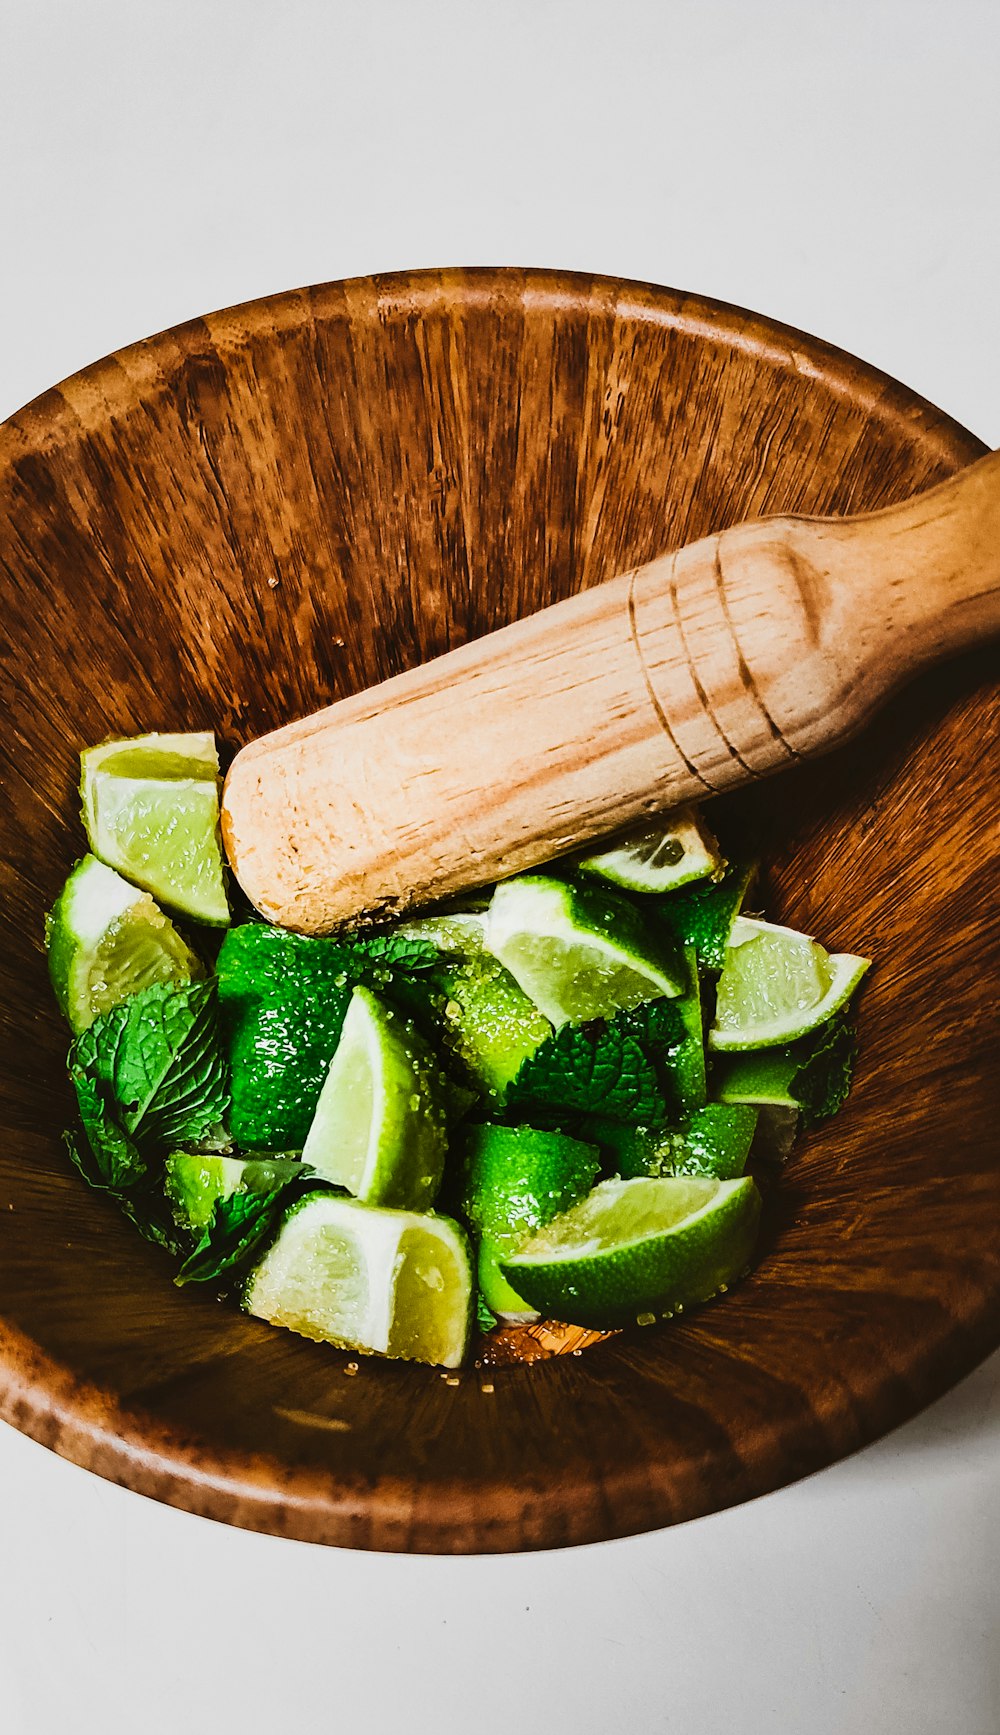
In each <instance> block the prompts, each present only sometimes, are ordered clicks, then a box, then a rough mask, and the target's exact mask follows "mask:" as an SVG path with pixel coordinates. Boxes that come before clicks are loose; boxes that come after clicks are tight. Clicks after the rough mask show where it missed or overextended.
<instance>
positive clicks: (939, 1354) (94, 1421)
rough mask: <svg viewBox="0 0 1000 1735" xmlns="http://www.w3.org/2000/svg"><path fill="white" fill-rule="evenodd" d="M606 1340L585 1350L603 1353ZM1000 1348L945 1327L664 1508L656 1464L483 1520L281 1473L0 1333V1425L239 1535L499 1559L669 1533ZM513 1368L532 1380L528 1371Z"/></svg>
mask: <svg viewBox="0 0 1000 1735" xmlns="http://www.w3.org/2000/svg"><path fill="white" fill-rule="evenodd" d="M602 1347H603V1346H601V1345H598V1346H596V1347H595V1348H594V1349H592V1350H590V1351H588V1352H587V1353H588V1354H590V1355H593V1356H598V1355H599V1354H600V1351H601V1349H602ZM998 1347H1000V1313H997V1311H996V1310H995V1309H990V1310H989V1311H985V1310H984V1312H983V1315H982V1317H980V1318H977V1319H976V1320H975V1321H973V1322H965V1323H963V1324H958V1323H957V1322H955V1321H954V1320H953V1321H951V1322H950V1324H949V1329H948V1330H947V1332H946V1333H945V1334H944V1336H943V1338H942V1340H941V1342H940V1343H939V1344H938V1345H937V1346H936V1350H935V1353H933V1354H932V1355H931V1356H930V1357H929V1358H928V1359H927V1360H926V1361H922V1362H921V1364H920V1366H919V1367H918V1368H916V1369H915V1370H907V1371H906V1372H905V1373H904V1374H902V1375H900V1374H899V1373H898V1371H897V1378H896V1380H895V1381H894V1382H893V1395H892V1398H891V1401H889V1400H886V1399H884V1398H882V1397H880V1396H879V1395H878V1394H876V1396H875V1398H874V1399H873V1400H870V1401H867V1402H866V1401H864V1400H861V1401H859V1399H858V1397H857V1395H855V1396H854V1397H853V1398H852V1397H851V1396H850V1394H848V1393H847V1392H846V1391H844V1390H838V1391H837V1395H836V1397H835V1398H834V1400H833V1402H832V1403H830V1404H828V1406H827V1407H826V1408H825V1410H824V1413H823V1415H822V1417H821V1418H819V1419H820V1420H821V1423H822V1428H821V1430H820V1431H821V1433H822V1437H823V1443H822V1444H819V1445H812V1446H809V1447H807V1448H805V1449H804V1450H800V1451H799V1452H798V1453H797V1455H796V1456H795V1457H794V1459H790V1457H789V1454H788V1452H787V1450H786V1446H785V1442H784V1441H783V1440H782V1438H781V1437H780V1435H778V1436H775V1438H774V1439H773V1440H772V1441H770V1442H769V1444H770V1450H769V1451H768V1452H767V1453H766V1454H765V1453H762V1454H759V1455H758V1457H757V1459H756V1460H755V1461H753V1462H746V1461H744V1463H743V1473H742V1477H741V1479H740V1480H739V1481H733V1482H731V1483H730V1485H729V1487H728V1490H727V1493H726V1496H725V1498H723V1499H721V1500H720V1499H719V1484H718V1481H717V1480H716V1479H715V1478H708V1479H706V1484H705V1495H704V1499H703V1500H699V1499H698V1498H697V1497H693V1498H692V1497H688V1498H686V1499H685V1502H684V1510H683V1511H682V1512H676V1511H674V1510H673V1508H672V1504H671V1500H670V1496H669V1494H668V1492H667V1487H666V1484H665V1482H662V1481H660V1480H659V1479H658V1478H657V1476H656V1466H655V1465H650V1464H635V1465H625V1466H623V1467H622V1470H621V1472H620V1474H618V1475H616V1477H615V1481H614V1485H613V1487H609V1486H608V1484H607V1482H606V1481H605V1482H604V1483H603V1485H602V1483H601V1482H600V1481H599V1480H598V1479H597V1478H596V1477H594V1478H588V1477H581V1478H579V1479H578V1480H575V1481H571V1480H564V1481H562V1482H561V1483H560V1484H559V1486H558V1488H557V1489H550V1490H547V1491H544V1492H539V1491H538V1490H531V1491H529V1490H527V1489H525V1488H523V1487H519V1488H514V1487H511V1486H506V1487H504V1488H503V1489H498V1490H496V1495H497V1500H496V1506H495V1508H494V1509H493V1510H491V1511H489V1513H488V1515H487V1513H486V1512H485V1511H484V1507H485V1506H486V1505H487V1502H488V1498H489V1493H490V1490H489V1489H488V1488H486V1487H484V1486H482V1485H479V1484H477V1485H475V1486H470V1485H467V1484H465V1483H463V1482H461V1481H459V1480H457V1479H454V1480H450V1481H436V1482H434V1483H433V1484H432V1486H431V1488H430V1489H429V1491H428V1498H427V1501H426V1503H423V1502H422V1501H421V1500H420V1498H419V1496H418V1497H417V1498H415V1497H414V1491H413V1485H412V1483H411V1482H410V1481H408V1480H407V1481H403V1480H400V1479H396V1478H390V1477H378V1478H374V1479H372V1480H368V1479H365V1480H363V1481H362V1480H360V1479H354V1480H346V1479H344V1478H342V1477H340V1478H338V1477H336V1476H334V1475H333V1474H332V1473H325V1472H323V1471H320V1470H315V1469H309V1468H302V1469H298V1470H289V1468H288V1467H287V1466H286V1465H284V1464H282V1463H281V1462H280V1460H278V1459H277V1458H274V1457H271V1456H268V1455H266V1454H255V1453H247V1452H241V1451H228V1452H225V1451H223V1452H220V1451H219V1450H218V1449H217V1448H215V1447H214V1446H212V1444H211V1443H210V1442H209V1441H207V1440H204V1439H202V1438H200V1437H199V1436H197V1435H195V1434H187V1433H181V1432H179V1431H177V1430H174V1429H171V1428H168V1427H165V1426H164V1425H163V1424H162V1423H160V1422H158V1421H157V1420H156V1419H155V1418H154V1417H152V1416H150V1415H148V1414H146V1413H145V1412H143V1411H142V1410H130V1409H127V1408H125V1407H123V1406H122V1405H120V1404H119V1403H118V1401H117V1400H116V1399H115V1398H114V1396H112V1395H111V1394H109V1393H108V1392H106V1391H103V1390H101V1388H100V1387H98V1386H95V1385H92V1384H89V1383H87V1382H85V1381H81V1380H78V1379H77V1378H76V1377H75V1376H74V1375H73V1374H72V1373H71V1372H70V1370H69V1369H68V1368H67V1367H65V1366H64V1365H63V1364H61V1363H59V1362H57V1361H56V1360H54V1359H53V1358H52V1357H50V1356H48V1355H46V1354H45V1353H44V1352H43V1351H41V1350H40V1349H39V1348H38V1346H37V1345H36V1344H34V1343H33V1342H32V1341H31V1340H30V1339H29V1338H28V1337H26V1336H25V1335H24V1334H23V1333H21V1332H19V1331H17V1330H16V1329H12V1328H11V1327H9V1326H6V1325H3V1324H0V1375H2V1378H0V1420H2V1421H4V1422H7V1423H9V1424H10V1425H11V1426H12V1427H14V1428H16V1429H17V1430H18V1432H20V1433H22V1434H25V1435H27V1436H28V1438H29V1439H32V1440H35V1441H37V1442H38V1443H39V1444H40V1445H43V1446H46V1447H48V1449H49V1450H50V1451H52V1452H55V1453H56V1454H57V1455H58V1456H59V1457H61V1458H65V1459H67V1460H68V1461H69V1462H70V1463H73V1464H76V1465H78V1466H79V1467H80V1468H82V1469H85V1470H90V1471H93V1472H94V1473H95V1474H96V1475H99V1476H101V1477H103V1478H104V1479H105V1480H106V1481H109V1482H114V1483H116V1484H117V1485H118V1486H119V1487H122V1488H126V1489H128V1490H130V1491H131V1492H133V1493H136V1494H142V1495H146V1496H147V1497H149V1498H150V1499H154V1500H158V1501H160V1502H162V1503H164V1504H166V1505H169V1506H174V1507H177V1508H178V1509H179V1510H181V1511H185V1512H190V1513H192V1514H194V1515H196V1516H198V1517H202V1518H210V1519H213V1520H215V1521H216V1522H219V1523H225V1524H234V1525H236V1526H237V1527H238V1528H240V1529H244V1530H252V1531H255V1532H258V1533H263V1534H268V1535H273V1536H281V1537H286V1538H288V1539H290V1540H295V1541H300V1542H313V1543H321V1544H324V1545H326V1546H334V1547H341V1548H363V1549H366V1550H370V1551H373V1552H379V1553H419V1554H472V1553H475V1554H507V1553H518V1552H533V1551H535V1550H544V1549H550V1548H557V1547H558V1548H565V1547H578V1546H583V1545H586V1544H589V1543H595V1542H603V1541H608V1540H611V1539H613V1538H618V1537H624V1536H631V1535H636V1534H639V1533H643V1532H647V1531H650V1530H656V1529H662V1528H666V1527H668V1526H670V1525H672V1524H675V1523H686V1522H688V1521H690V1520H691V1519H695V1518H701V1517H707V1516H710V1515H711V1514H712V1513H714V1512H718V1511H724V1510H726V1509H727V1508H729V1507H732V1506H739V1505H743V1504H745V1503H746V1502H747V1501H749V1500H753V1499H757V1498H759V1497H760V1496H762V1495H764V1494H770V1493H773V1492H775V1491H777V1490H778V1489H780V1488H783V1487H787V1486H790V1485H791V1484H792V1483H794V1482H798V1481H802V1480H803V1479H804V1478H806V1477H808V1476H811V1475H814V1474H815V1473H816V1472H817V1471H819V1470H822V1469H825V1468H826V1467H827V1466H828V1465H830V1464H833V1463H837V1462H840V1461H842V1460H843V1459H844V1458H846V1457H849V1456H852V1455H853V1454H854V1453H855V1452H857V1451H859V1450H861V1449H862V1448H863V1447H865V1446H867V1445H870V1444H872V1443H873V1442H874V1441H875V1440H877V1439H880V1438H882V1437H884V1436H885V1435H886V1434H888V1433H891V1432H893V1431H895V1429H896V1428H897V1427H900V1426H902V1425H903V1424H904V1423H905V1422H907V1421H909V1420H910V1419H911V1418H912V1417H913V1416H915V1415H916V1414H918V1412H919V1411H920V1410H922V1409H923V1408H925V1406H926V1405H927V1404H929V1403H931V1402H933V1401H934V1399H936V1398H939V1397H941V1396H943V1394H944V1393H945V1392H947V1391H949V1390H950V1389H951V1388H952V1387H953V1386H954V1385H956V1384H957V1383H958V1382H959V1381H960V1380H961V1379H963V1378H965V1377H966V1375H968V1374H970V1373H971V1372H972V1371H973V1369H974V1368H976V1367H977V1366H978V1365H979V1363H980V1362H981V1361H982V1360H983V1359H984V1357H985V1356H987V1355H988V1354H989V1353H991V1351H993V1350H995V1349H996V1348H998ZM520 1371H521V1372H523V1373H525V1374H526V1375H527V1376H528V1377H530V1369H528V1370H520ZM900 1379H902V1380H903V1381H904V1383H905V1395H904V1396H903V1397H902V1398H901V1395H900V1383H899V1382H900ZM609 1496H611V1497H613V1511H612V1509H611V1508H610V1507H609Z"/></svg>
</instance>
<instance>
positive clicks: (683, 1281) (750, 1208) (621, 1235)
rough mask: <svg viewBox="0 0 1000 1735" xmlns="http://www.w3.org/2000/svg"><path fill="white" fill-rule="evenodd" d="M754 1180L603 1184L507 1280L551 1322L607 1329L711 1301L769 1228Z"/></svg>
mask: <svg viewBox="0 0 1000 1735" xmlns="http://www.w3.org/2000/svg"><path fill="white" fill-rule="evenodd" d="M760 1204H761V1201H760V1194H759V1193H758V1191H757V1188H756V1186H755V1185H754V1183H753V1181H752V1180H750V1179H749V1177H747V1176H744V1177H743V1178H742V1179H741V1180H736V1181H716V1180H714V1179H710V1178H709V1177H704V1178H702V1177H700V1176H697V1177H696V1176H691V1177H690V1178H688V1177H686V1176H685V1177H677V1178H672V1179H667V1180H646V1179H641V1178H640V1179H636V1180H631V1181H602V1182H601V1185H600V1186H599V1187H595V1188H594V1191H593V1192H592V1193H591V1194H589V1196H588V1197H587V1198H586V1199H584V1200H583V1201H582V1203H581V1204H579V1205H574V1206H573V1207H572V1209H571V1210H569V1211H566V1212H565V1213H564V1214H563V1215H562V1216H561V1217H556V1218H555V1220H554V1221H553V1222H552V1223H550V1224H549V1225H548V1227H547V1228H544V1229H540V1230H539V1231H538V1233H537V1234H536V1235H534V1236H533V1237H532V1238H531V1240H530V1241H528V1242H527V1243H526V1244H525V1245H524V1246H523V1247H522V1248H521V1249H520V1251H519V1252H518V1253H516V1254H514V1255H512V1256H511V1257H510V1258H509V1259H506V1260H504V1261H503V1273H504V1276H505V1277H506V1278H507V1280H508V1282H509V1283H512V1284H513V1285H514V1287H515V1289H516V1290H517V1291H518V1293H519V1294H521V1295H524V1296H525V1297H526V1299H527V1300H528V1301H529V1302H531V1304H532V1305H533V1306H534V1307H535V1308H537V1310H538V1312H539V1313H540V1314H542V1315H543V1316H544V1317H545V1318H546V1319H557V1320H562V1321H564V1322H565V1323H566V1324H568V1325H589V1326H594V1327H596V1328H597V1329H599V1330H600V1329H603V1328H606V1327H610V1326H615V1325H625V1324H627V1323H628V1322H629V1321H631V1320H640V1321H641V1320H643V1319H644V1318H649V1317H650V1316H657V1315H669V1314H672V1313H677V1312H678V1311H679V1310H680V1309H682V1308H685V1307H690V1306H692V1305H693V1304H694V1303H696V1302H700V1301H708V1300H710V1299H711V1297H712V1296H714V1295H717V1294H718V1292H719V1290H720V1289H721V1288H723V1287H724V1286H725V1285H728V1284H730V1283H732V1282H733V1280H734V1279H735V1278H737V1277H739V1276H740V1275H741V1274H742V1272H743V1271H744V1270H745V1269H746V1266H747V1263H748V1261H749V1259H750V1255H751V1253H752V1251H753V1246H754V1241H755V1239H756V1235H757V1225H758V1222H759V1220H760Z"/></svg>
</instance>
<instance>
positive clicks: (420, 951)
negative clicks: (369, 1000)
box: [350, 934, 441, 972]
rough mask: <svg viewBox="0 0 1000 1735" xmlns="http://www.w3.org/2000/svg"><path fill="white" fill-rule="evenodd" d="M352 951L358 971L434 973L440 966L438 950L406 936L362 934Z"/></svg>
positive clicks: (355, 939) (424, 942) (428, 943)
mask: <svg viewBox="0 0 1000 1735" xmlns="http://www.w3.org/2000/svg"><path fill="white" fill-rule="evenodd" d="M350 951H351V954H352V956H353V957H354V958H355V959H356V960H357V965H356V967H357V968H359V969H365V970H368V969H369V968H372V967H376V968H379V969H383V970H385V969H388V970H402V971H406V972H409V971H412V970H433V969H434V968H435V967H436V965H438V964H439V963H440V962H441V953H440V951H439V950H438V948H437V946H434V945H432V944H431V942H430V941H429V940H418V939H410V938H409V937H408V936H407V935H405V934H371V935H366V934H359V935H357V936H356V937H355V938H354V939H353V940H352V941H351V942H350Z"/></svg>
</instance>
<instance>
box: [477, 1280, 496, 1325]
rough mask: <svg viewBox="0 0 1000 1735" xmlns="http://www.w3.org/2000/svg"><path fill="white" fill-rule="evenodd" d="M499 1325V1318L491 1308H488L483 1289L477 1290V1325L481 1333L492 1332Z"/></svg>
mask: <svg viewBox="0 0 1000 1735" xmlns="http://www.w3.org/2000/svg"><path fill="white" fill-rule="evenodd" d="M496 1323H497V1316H496V1314H495V1313H494V1312H493V1309H492V1308H491V1307H487V1305H486V1302H485V1300H484V1298H483V1292H482V1290H481V1289H477V1290H476V1324H477V1325H478V1327H479V1329H480V1331H482V1332H486V1331H492V1330H493V1327H494V1326H495V1325H496Z"/></svg>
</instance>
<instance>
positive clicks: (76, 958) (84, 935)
mask: <svg viewBox="0 0 1000 1735" xmlns="http://www.w3.org/2000/svg"><path fill="white" fill-rule="evenodd" d="M45 939H46V945H47V947H48V957H49V975H50V976H51V978H52V986H53V988H54V990H55V995H56V999H57V1000H58V1002H59V1006H60V1009H61V1011H62V1013H63V1015H64V1017H66V1018H67V1019H68V1020H69V1023H70V1026H71V1028H72V1029H73V1030H74V1031H76V1032H77V1033H79V1032H80V1031H81V1030H86V1029H88V1028H89V1026H90V1025H91V1024H93V1022H94V1019H95V1018H98V1017H100V1015H101V1013H102V1012H109V1011H110V1010H111V1008H112V1006H117V1005H119V1003H120V1002H121V1001H122V1000H127V999H128V996H129V995H130V994H137V993H138V992H139V989H140V988H148V987H149V986H150V985H151V984H152V983H153V982H190V981H192V980H193V979H195V978H196V977H199V976H203V975H204V970H203V968H202V965H201V962H200V960H199V959H198V958H196V957H195V955H194V953H193V952H192V950H191V948H190V946H188V945H187V944H186V943H185V941H184V940H182V939H181V936H180V934H179V933H178V932H177V929H176V928H175V927H174V925H173V923H172V922H171V921H170V920H169V918H168V917H167V916H165V915H164V914H163V911H162V910H161V909H158V908H157V906H156V904H155V903H154V902H153V899H152V898H151V897H150V896H149V894H148V892H140V891H137V890H136V888H135V886H130V885H129V884H128V881H127V880H123V879H122V878H121V876H120V875H119V874H116V873H115V872H114V869H113V868H109V867H105V866H104V863H103V862H99V861H98V860H97V858H96V857H95V856H92V855H85V856H84V858H83V860H82V861H81V862H78V863H77V865H76V867H75V868H74V869H73V872H72V873H71V874H70V876H69V879H68V880H67V881H66V884H65V885H64V886H63V889H62V891H61V892H60V894H59V896H58V898H57V899H56V901H55V904H54V905H53V907H52V909H51V911H50V912H49V915H48V917H47V918H46V923H45Z"/></svg>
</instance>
